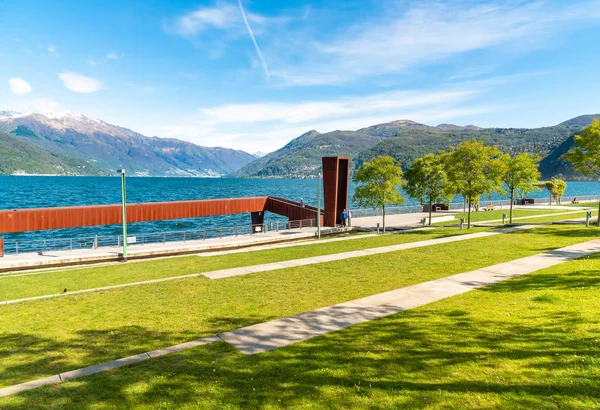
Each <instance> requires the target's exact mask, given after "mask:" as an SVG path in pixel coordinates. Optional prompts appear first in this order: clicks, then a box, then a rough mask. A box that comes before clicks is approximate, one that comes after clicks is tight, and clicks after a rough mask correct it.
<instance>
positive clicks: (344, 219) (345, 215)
mask: <svg viewBox="0 0 600 410" xmlns="http://www.w3.org/2000/svg"><path fill="white" fill-rule="evenodd" d="M340 217H341V219H342V226H343V227H347V226H348V210H347V209H344V210H343V211H342V214H341V215H340Z"/></svg>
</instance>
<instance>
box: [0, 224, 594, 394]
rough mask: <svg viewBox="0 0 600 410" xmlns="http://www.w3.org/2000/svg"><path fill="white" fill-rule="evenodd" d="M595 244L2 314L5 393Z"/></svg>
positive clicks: (205, 285) (552, 243) (454, 247)
mask: <svg viewBox="0 0 600 410" xmlns="http://www.w3.org/2000/svg"><path fill="white" fill-rule="evenodd" d="M400 236H401V235H397V237H400ZM596 236H597V231H596V230H594V229H585V228H582V227H581V226H548V227H541V228H536V229H535V230H533V231H531V232H529V231H525V232H519V233H510V234H503V235H498V236H493V237H487V238H480V239H471V240H468V241H465V242H457V243H450V244H444V245H439V246H435V247H431V248H421V249H414V250H406V251H399V252H393V253H389V254H385V255H373V256H366V257H361V258H356V259H352V260H347V261H338V262H330V263H324V264H319V265H312V266H305V267H299V268H293V269H285V270H281V271H272V272H265V273H260V274H253V275H248V276H244V277H237V278H230V279H224V280H217V281H210V280H208V279H205V278H193V279H185V280H180V281H173V282H167V283H160V284H153V285H144V286H139V287H133V288H124V289H116V290H112V291H104V292H98V293H92V294H85V295H78V296H67V297H63V298H58V299H52V300H40V301H35V302H27V303H23V304H17V305H5V306H0V312H1V315H0V329H2V333H1V334H0V359H1V361H0V362H1V366H0V385H1V386H7V385H11V384H15V383H20V382H24V381H28V380H32V379H36V378H39V377H43V376H47V375H50V374H56V373H58V372H62V371H66V370H72V369H75V368H79V367H83V366H87V365H91V364H97V363H101V362H104V361H108V360H113V359H116V358H120V357H125V356H128V355H132V354H136V353H140V352H144V351H148V350H152V349H156V348H160V347H166V346H170V345H174V344H177V343H181V342H184V341H189V340H193V339H197V338H199V337H204V336H208V335H212V334H215V333H218V332H222V331H226V330H231V329H235V328H239V327H243V326H247V325H250V324H253V323H258V322H263V321H267V320H271V319H274V318H279V317H284V316H289V315H293V314H296V313H299V312H304V311H308V310H312V309H315V308H319V307H323V306H328V305H332V304H336V303H340V302H344V301H348V300H352V299H356V298H360V297H364V296H367V295H371V294H375V293H380V292H384V291H388V290H392V289H397V288H400V287H404V286H407V285H410V284H414V283H419V282H423V281H426V280H430V279H435V278H439V277H444V276H448V275H452V274H454V273H459V272H463V271H469V270H472V269H476V268H480V267H484V266H488V265H491V264H494V263H499V262H503V261H508V260H512V259H515V258H520V257H524V256H528V255H532V254H537V253H540V252H545V251H548V250H551V249H555V248H558V247H562V246H566V245H569V244H573V243H578V242H583V241H586V240H590V239H593V238H595V237H596ZM365 239H367V238H365ZM198 259H200V258H198ZM157 262H161V263H162V262H163V261H157ZM148 266H151V265H148ZM159 266H160V265H159ZM113 268H120V267H113ZM107 269H108V268H107ZM74 272H78V271H74ZM17 279H19V280H23V281H24V282H23V283H26V281H27V280H28V277H22V278H14V279H13V280H15V281H16V282H13V283H14V285H15V286H14V289H18V288H19V287H20V285H19V282H18V281H17ZM9 297H10V295H9Z"/></svg>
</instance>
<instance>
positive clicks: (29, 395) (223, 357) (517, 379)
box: [0, 227, 600, 409]
mask: <svg viewBox="0 0 600 410" xmlns="http://www.w3.org/2000/svg"><path fill="white" fill-rule="evenodd" d="M596 236H597V231H596V230H593V229H588V230H585V229H582V228H580V227H544V228H539V229H538V230H537V232H536V233H535V234H532V233H530V232H528V233H525V232H524V233H519V234H511V235H510V236H509V235H502V236H500V237H494V238H486V239H489V241H488V242H486V241H482V243H479V244H477V246H470V247H467V248H462V249H461V248H460V246H459V247H457V248H454V249H450V248H448V247H450V245H448V247H447V248H446V249H445V252H441V253H439V254H432V256H431V257H430V258H427V259H430V260H432V261H437V259H438V258H440V257H443V255H444V254H448V255H449V257H448V259H447V260H439V261H437V262H435V263H434V264H433V265H430V264H425V265H419V263H420V262H419V261H422V260H423V259H424V258H423V255H424V252H423V249H421V250H419V252H416V253H414V254H412V255H411V254H409V252H408V251H406V252H398V254H399V255H398V258H394V259H393V260H391V261H388V260H386V259H387V258H382V257H381V255H380V256H378V258H376V259H379V262H377V261H376V259H369V260H368V261H365V262H369V263H368V264H365V263H363V264H360V265H358V266H352V267H348V269H347V270H345V271H344V272H343V273H341V274H342V275H343V276H344V278H343V280H340V278H339V277H336V275H335V272H336V271H337V270H338V269H341V268H342V267H341V266H338V267H337V268H335V269H331V268H329V269H321V270H320V272H319V273H317V272H315V273H314V274H311V273H309V272H302V273H300V272H297V269H290V270H286V271H285V275H283V274H282V273H279V274H276V273H273V272H271V273H265V274H259V275H256V276H249V277H245V278H237V279H236V278H234V279H231V280H225V281H221V282H213V283H215V284H217V283H219V284H222V285H219V286H226V283H227V282H230V284H234V283H235V288H236V289H238V292H237V293H236V294H234V295H230V298H229V299H234V300H235V303H234V302H233V301H232V300H223V301H222V302H221V304H223V305H224V306H215V307H214V308H213V309H210V308H209V306H208V305H206V304H205V303H203V301H204V298H205V296H207V295H204V293H205V292H206V293H208V294H211V293H213V292H214V291H215V290H214V289H213V290H212V291H211V290H209V289H208V288H206V287H204V286H202V287H201V292H197V293H196V297H197V298H198V302H199V304H200V306H195V304H193V303H191V304H189V305H187V306H181V307H180V308H179V309H175V306H174V305H173V303H174V300H180V299H186V298H185V296H184V295H185V294H186V293H188V292H190V293H192V289H194V288H195V287H196V286H198V285H200V284H204V283H206V281H201V280H198V281H186V285H185V286H184V287H183V288H181V287H174V288H171V287H173V286H174V285H175V284H173V283H170V284H169V285H167V286H162V285H161V286H159V287H157V288H156V289H152V288H154V287H144V289H145V290H144V291H143V289H142V288H139V289H135V290H134V293H135V295H133V294H132V295H125V294H122V292H121V291H120V292H117V293H121V294H119V295H115V296H116V297H114V298H113V297H110V296H111V295H110V294H108V293H107V294H104V295H87V296H85V297H81V298H79V297H77V298H73V299H72V300H70V301H68V300H64V299H62V300H60V301H59V300H55V301H50V302H48V301H44V302H36V303H31V304H27V305H23V306H17V307H9V308H8V309H7V307H2V308H1V310H2V320H3V321H4V322H3V323H2V326H0V328H2V329H11V331H10V332H9V333H8V334H7V335H6V337H4V340H3V342H2V344H1V345H0V346H2V359H3V360H2V366H3V370H2V374H3V382H2V383H3V384H6V383H7V382H9V381H11V380H16V379H23V378H26V379H30V378H33V377H32V376H34V375H39V374H43V373H44V372H43V371H41V370H39V369H40V367H44V366H50V367H51V368H50V369H49V370H52V371H54V372H57V371H59V370H60V368H62V367H69V366H72V365H75V364H77V362H79V363H82V362H86V361H90V359H93V360H91V361H94V362H95V361H96V360H97V359H99V358H100V357H101V356H102V355H101V354H94V352H93V351H92V350H105V353H106V351H107V350H110V349H111V348H110V347H109V345H114V344H116V345H134V344H137V345H138V346H139V347H140V348H141V347H144V346H142V345H148V344H151V343H149V342H148V340H147V339H155V338H157V337H161V338H162V340H160V342H161V343H162V345H166V344H169V343H172V342H173V339H178V338H181V337H174V335H175V334H176V333H178V334H179V336H181V335H182V334H185V333H186V332H187V338H188V339H189V338H193V337H196V336H198V333H202V332H200V331H199V330H192V329H198V328H199V327H204V328H205V329H206V327H207V326H206V324H207V323H206V322H205V321H204V320H202V319H201V318H204V319H205V320H207V319H208V317H209V316H210V314H208V312H209V311H211V310H212V311H217V310H222V312H227V313H226V314H225V317H223V315H222V313H221V314H220V315H218V316H216V317H214V318H213V319H212V324H213V327H214V328H216V327H221V328H227V327H231V326H234V327H239V326H240V325H244V324H248V323H251V322H253V321H254V320H261V321H262V320H265V319H268V318H270V317H273V316H277V315H280V314H281V315H285V314H290V313H292V312H293V311H295V310H298V309H301V310H306V309H307V308H309V306H311V305H315V304H317V305H320V304H323V303H326V304H329V303H331V302H333V303H335V301H337V300H348V299H351V298H354V297H358V296H360V295H362V294H371V293H375V292H378V291H382V290H384V289H385V288H387V287H398V285H401V284H403V283H408V282H410V280H408V281H407V280H406V279H405V277H413V275H415V276H414V277H413V280H418V281H420V280H425V279H427V277H425V276H422V275H424V274H426V273H427V272H431V271H435V270H436V267H435V266H436V265H437V266H438V269H439V268H442V267H445V266H446V265H448V264H450V265H449V266H448V269H447V270H446V269H445V268H444V271H445V272H446V273H447V274H452V273H453V272H454V271H455V270H460V269H463V270H468V269H471V268H473V267H474V266H477V265H478V263H479V262H478V260H482V259H483V260H485V261H486V262H492V261H494V260H498V259H502V258H503V257H507V256H509V254H510V258H511V259H513V258H518V257H521V256H524V255H525V254H528V253H531V252H536V253H537V252H543V251H545V250H548V249H551V248H553V247H558V246H564V245H566V244H569V243H573V242H580V241H584V240H589V239H592V238H594V237H596ZM471 243H474V242H471ZM492 244H493V245H492ZM452 245H459V244H452ZM460 245H465V244H460ZM483 247H486V248H487V249H486V250H487V251H488V252H489V253H490V256H489V258H488V256H486V253H484V252H482V253H479V254H478V255H475V256H474V257H471V255H470V254H471V253H477V252H478V250H479V249H481V248H483ZM440 248H441V247H440ZM502 249H503V250H504V251H502V252H500V253H496V252H498V250H502ZM427 253H428V254H429V252H427ZM459 257H463V258H464V259H463V260H461V261H460V263H458V264H456V265H454V266H453V265H451V263H452V260H454V259H457V258H459ZM382 259H383V260H382ZM399 261H401V263H403V264H404V263H406V264H407V266H411V265H413V264H415V265H414V266H415V269H414V270H413V269H411V268H408V269H403V270H396V271H394V272H392V271H391V269H392V268H393V267H394V266H395V264H396V263H398V262H399ZM327 265H331V264H327ZM364 266H369V269H368V272H364V273H363V274H361V271H364V269H361V267H363V268H364ZM385 270H387V272H386V271H385ZM295 271H296V272H295ZM405 271H408V272H411V273H408V272H407V273H406V274H405V273H404V272H405ZM599 271H600V258H599V257H598V256H594V257H591V258H586V259H582V260H577V261H572V262H568V263H565V264H562V265H559V266H556V267H554V268H551V269H546V270H543V271H539V272H536V273H533V274H530V275H527V276H525V277H522V278H519V279H514V280H510V281H507V282H504V283H501V284H497V285H495V286H492V287H490V288H486V289H482V290H478V291H473V292H469V293H467V294H464V295H461V296H457V297H453V298H450V299H446V300H443V301H440V302H436V303H433V304H430V305H427V306H424V307H422V308H419V309H415V310H412V311H407V312H403V313H400V314H396V315H394V316H391V317H389V318H386V319H382V320H376V321H373V322H369V323H366V324H363V325H360V326H356V327H353V328H350V329H346V330H344V331H340V332H336V333H332V334H329V335H327V336H324V337H319V338H316V339H312V340H309V341H307V342H303V343H300V344H297V345H293V346H289V347H287V348H283V349H278V350H275V351H272V352H267V353H263V354H259V355H256V356H244V355H242V354H240V353H238V352H236V351H235V350H233V349H232V348H231V347H229V346H228V345H226V344H224V343H217V344H213V345H208V346H204V347H200V348H196V349H192V350H189V351H186V352H182V353H178V354H173V355H170V356H165V357H163V358H158V359H153V360H150V361H147V362H144V363H141V364H137V365H133V366H130V367H127V368H122V369H118V370H115V371H111V372H107V373H103V374H99V375H95V376H91V377H86V378H83V379H79V380H77V381H74V382H68V383H64V384H61V385H59V386H53V387H46V388H42V389H39V390H34V391H30V392H25V393H22V394H20V395H17V396H14V397H10V398H6V399H4V400H0V406H1V407H2V408H5V409H14V408H36V407H38V408H48V407H54V408H58V407H60V408H98V409H102V408H107V409H108V408H111V409H112V408H132V407H138V408H220V409H221V408H265V409H274V408H281V407H286V408H311V409H312V408H398V407H409V408H415V407H417V408H536V409H545V408H548V409H555V408H598V407H600V389H599V388H598V386H599V385H600V341H599V340H600V334H599V333H600V332H599V329H600V317H599V315H598V312H600V301H599V299H598V297H597V295H598V291H599V290H600V276H599V274H598V272H599ZM323 277H325V278H326V279H325V280H320V278H323ZM330 277H331V280H329V278H330ZM270 284H274V287H270V286H269V285H270ZM181 285H183V283H182V284H181ZM265 286H266V288H265ZM226 287H227V286H226ZM274 289H277V290H279V292H278V293H276V294H268V292H269V290H274ZM152 290H153V292H152ZM129 291H131V290H129ZM129 291H128V292H129ZM161 293H165V294H166V295H165V296H164V297H163V298H162V299H160V300H156V299H155V300H152V299H151V298H150V295H151V294H153V295H158V294H161ZM258 294H263V295H262V296H263V297H262V298H261V297H258ZM88 298H89V299H92V300H86V299H88ZM107 298H108V299H107ZM209 298H210V297H209ZM259 299H260V300H261V301H260V303H259V305H260V306H258V305H256V302H257V301H258V300H259ZM134 301H136V302H137V303H134ZM90 302H91V303H90ZM160 302H163V303H164V305H162V306H161V303H160ZM185 302H186V303H190V302H191V300H189V299H188V300H186V301H185ZM111 304H113V305H114V306H115V309H117V310H118V311H119V313H120V314H116V315H111V317H105V315H106V314H107V313H108V312H107V310H106V309H107V306H109V305H111ZM97 305H100V310H98V306H97ZM184 305H185V303H184ZM150 306H161V307H160V308H159V310H162V312H161V313H162V316H163V319H160V323H159V324H158V326H157V327H156V329H154V330H151V329H150V328H151V327H152V326H150V323H149V322H148V323H146V324H143V323H142V322H143V321H142V322H138V320H139V319H140V315H142V312H144V313H146V314H147V315H150V313H156V312H146V309H148V308H149V307H150ZM236 307H237V308H236ZM41 308H44V311H45V312H46V313H45V314H44V313H42V312H41V311H40V310H41ZM131 311H135V312H136V314H134V315H132V314H131ZM49 312H71V316H72V315H76V316H77V317H76V318H73V319H72V320H70V319H69V315H67V314H66V313H65V314H62V315H61V317H60V318H59V320H58V322H59V323H61V324H62V325H61V326H57V325H56V324H54V325H50V326H48V321H51V322H53V321H55V319H56V318H54V320H53V318H52V315H50V314H49ZM121 315H126V316H128V317H127V318H125V323H123V322H122V321H117V323H113V324H112V325H108V323H110V322H111V319H117V316H121ZM40 316H45V319H46V320H43V318H42V317H40ZM19 318H20V319H21V322H22V323H21V324H18V320H17V319H19ZM165 318H169V319H165ZM219 318H220V319H222V322H220V325H219V324H218V323H219V320H218V319H219ZM98 321H100V322H108V323H105V324H106V325H107V326H94V325H95V324H96V323H97V322H98ZM127 321H130V324H129V325H127V324H126V322H127ZM208 322H211V321H210V320H209V321H208ZM9 323H12V324H14V326H13V327H7V325H8V324H9ZM175 323H179V326H180V329H179V330H177V329H176V328H175V327H173V326H172V325H174V324H175ZM94 327H100V328H102V327H104V328H105V329H104V330H102V331H101V330H100V329H96V330H94ZM109 329H112V330H110V331H109ZM127 329H129V331H130V332H131V336H133V337H131V338H126V337H125V335H124V334H123V333H125V332H126V331H127ZM184 329H187V330H184ZM113 332H114V334H112V333H113ZM42 334H45V336H42ZM65 335H68V337H66V338H65V337H64V336H65ZM183 338H186V337H183ZM19 339H23V340H19ZM61 339H62V342H61V343H59V340H61ZM23 342H26V343H23ZM159 344H160V343H159ZM134 350H135V349H134ZM27 351H30V352H33V351H35V352H36V353H37V355H39V357H37V356H31V355H28V354H27ZM9 352H10V353H11V354H12V355H15V354H16V355H18V360H16V361H13V360H11V359H10V356H9V355H8V353H9ZM84 352H85V354H82V353H84ZM113 352H114V353H116V352H115V351H114V350H113ZM61 353H62V356H61ZM66 353H69V354H72V355H75V356H77V357H78V358H77V359H73V360H71V362H70V363H69V361H70V360H69V359H68V358H66V357H65V354H66ZM121 353H124V352H121ZM7 356H8V357H9V360H10V361H9V363H7V362H6V361H5V359H6V358H7ZM27 361H33V362H34V363H35V364H36V366H31V365H26V364H25V363H26V362H27ZM7 373H9V374H12V377H7Z"/></svg>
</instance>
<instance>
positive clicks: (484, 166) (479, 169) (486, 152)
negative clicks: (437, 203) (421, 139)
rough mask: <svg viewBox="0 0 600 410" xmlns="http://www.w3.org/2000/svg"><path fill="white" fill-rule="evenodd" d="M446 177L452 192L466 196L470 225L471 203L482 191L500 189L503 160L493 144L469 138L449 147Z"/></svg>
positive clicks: (469, 225) (503, 171)
mask: <svg viewBox="0 0 600 410" xmlns="http://www.w3.org/2000/svg"><path fill="white" fill-rule="evenodd" d="M446 158H447V160H446V169H447V172H448V180H449V182H450V186H451V189H452V191H453V192H454V193H456V194H460V195H462V196H463V197H465V198H466V199H467V204H468V205H469V213H468V223H467V227H468V228H469V229H471V207H472V205H474V204H478V203H479V198H480V197H481V196H482V195H489V194H491V193H492V192H499V193H504V190H503V189H502V178H503V177H504V174H506V161H505V159H504V157H503V154H502V152H501V151H500V150H499V149H498V148H497V147H494V146H487V145H485V144H484V143H483V142H482V141H477V140H476V139H472V140H470V141H465V142H461V143H460V144H458V146H457V147H450V151H449V153H448V155H447V156H446Z"/></svg>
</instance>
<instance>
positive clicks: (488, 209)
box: [482, 205, 494, 211]
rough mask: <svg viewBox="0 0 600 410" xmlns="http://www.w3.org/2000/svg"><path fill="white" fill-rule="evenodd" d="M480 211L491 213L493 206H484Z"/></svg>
mask: <svg viewBox="0 0 600 410" xmlns="http://www.w3.org/2000/svg"><path fill="white" fill-rule="evenodd" d="M482 209H483V210H484V211H493V210H494V205H488V206H484V207H483V208H482Z"/></svg>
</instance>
